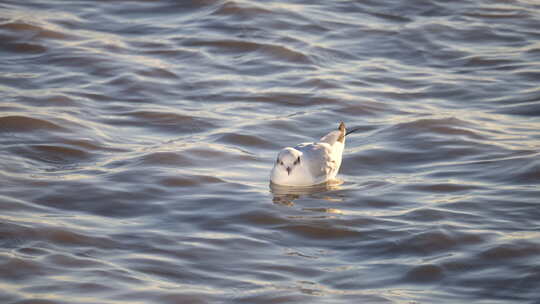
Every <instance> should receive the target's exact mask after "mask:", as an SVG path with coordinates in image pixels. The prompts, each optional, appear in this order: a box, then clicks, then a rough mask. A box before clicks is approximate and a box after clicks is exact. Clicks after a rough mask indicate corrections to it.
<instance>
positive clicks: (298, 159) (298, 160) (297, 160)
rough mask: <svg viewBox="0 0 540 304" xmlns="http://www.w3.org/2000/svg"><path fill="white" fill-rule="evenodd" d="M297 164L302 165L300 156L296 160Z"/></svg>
mask: <svg viewBox="0 0 540 304" xmlns="http://www.w3.org/2000/svg"><path fill="white" fill-rule="evenodd" d="M296 163H297V164H299V163H300V156H298V158H297V159H296Z"/></svg>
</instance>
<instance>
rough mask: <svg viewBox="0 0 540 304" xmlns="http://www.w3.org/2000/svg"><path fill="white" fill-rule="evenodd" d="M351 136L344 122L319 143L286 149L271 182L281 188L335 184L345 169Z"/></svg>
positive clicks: (277, 162) (275, 165) (281, 153)
mask: <svg viewBox="0 0 540 304" xmlns="http://www.w3.org/2000/svg"><path fill="white" fill-rule="evenodd" d="M353 131H356V130H353ZM349 133H352V131H351V132H349ZM347 134H348V133H346V130H345V124H344V123H343V122H341V123H340V124H339V128H338V130H336V131H332V132H330V133H328V134H326V135H325V136H323V137H322V138H321V139H320V141H319V142H316V143H302V144H299V145H297V146H295V147H294V148H291V147H287V148H284V149H283V150H281V151H280V152H279V154H278V157H277V160H276V163H275V164H274V168H272V172H271V174H270V182H272V183H273V184H276V185H281V186H312V185H317V184H321V183H324V182H327V181H330V180H333V179H334V178H335V177H336V175H337V173H338V171H339V167H340V166H341V157H342V155H343V149H344V148H345V135H347Z"/></svg>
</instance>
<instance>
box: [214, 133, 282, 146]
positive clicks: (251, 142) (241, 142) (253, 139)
mask: <svg viewBox="0 0 540 304" xmlns="http://www.w3.org/2000/svg"><path fill="white" fill-rule="evenodd" d="M216 141H217V142H221V143H225V144H229V145H233V146H242V147H246V148H258V149H261V148H268V147H273V146H274V144H273V143H271V142H269V141H267V140H265V139H264V138H260V137H257V136H254V135H249V134H235V133H224V134H221V135H220V137H219V138H218V139H217V140H216Z"/></svg>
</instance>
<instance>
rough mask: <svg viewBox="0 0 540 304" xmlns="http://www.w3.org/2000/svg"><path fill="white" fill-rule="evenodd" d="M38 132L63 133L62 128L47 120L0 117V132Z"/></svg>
mask: <svg viewBox="0 0 540 304" xmlns="http://www.w3.org/2000/svg"><path fill="white" fill-rule="evenodd" d="M38 130H48V131H64V130H65V129H64V127H62V126H60V125H58V124H55V123H52V122H50V121H48V120H44V119H39V118H33V117H28V116H19V115H12V116H4V117H0V132H35V131H38Z"/></svg>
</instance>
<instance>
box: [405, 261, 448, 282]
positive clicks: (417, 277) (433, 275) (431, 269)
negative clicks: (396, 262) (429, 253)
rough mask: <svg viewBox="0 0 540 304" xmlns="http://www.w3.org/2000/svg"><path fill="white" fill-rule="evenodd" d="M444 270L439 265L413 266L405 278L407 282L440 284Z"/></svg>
mask: <svg viewBox="0 0 540 304" xmlns="http://www.w3.org/2000/svg"><path fill="white" fill-rule="evenodd" d="M444 276H445V275H444V270H443V269H442V268H441V267H439V266H437V265H429V264H428V265H420V266H413V267H412V269H411V270H409V271H408V272H407V273H406V275H405V277H404V278H403V280H404V281H406V282H414V283H427V284H439V283H440V281H441V280H442V279H443V278H444Z"/></svg>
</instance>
